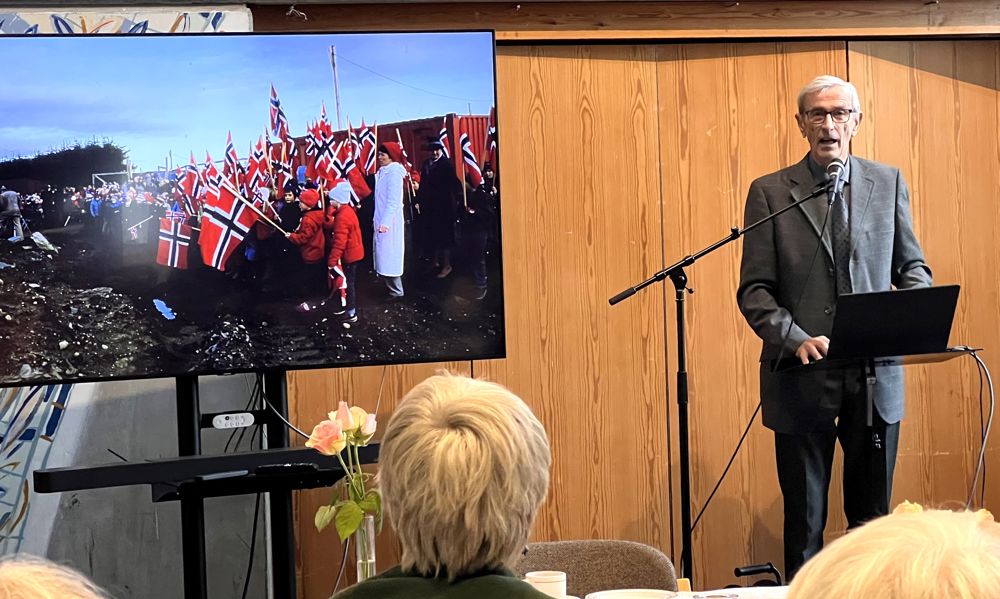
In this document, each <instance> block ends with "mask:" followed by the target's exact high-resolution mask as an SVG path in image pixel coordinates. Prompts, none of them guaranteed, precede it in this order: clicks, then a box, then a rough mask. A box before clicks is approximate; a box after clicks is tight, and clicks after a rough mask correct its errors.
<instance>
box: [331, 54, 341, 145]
mask: <svg viewBox="0 0 1000 599" xmlns="http://www.w3.org/2000/svg"><path fill="white" fill-rule="evenodd" d="M330 67H331V68H332V69H333V96H334V99H335V101H336V104H337V129H340V128H342V127H343V124H342V123H341V120H340V82H339V80H338V78H337V46H334V45H332V44H331V45H330Z"/></svg>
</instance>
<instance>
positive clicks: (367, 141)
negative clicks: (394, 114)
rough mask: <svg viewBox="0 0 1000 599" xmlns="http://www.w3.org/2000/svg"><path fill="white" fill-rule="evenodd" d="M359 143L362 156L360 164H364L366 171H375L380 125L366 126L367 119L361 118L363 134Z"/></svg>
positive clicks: (363, 168)
mask: <svg viewBox="0 0 1000 599" xmlns="http://www.w3.org/2000/svg"><path fill="white" fill-rule="evenodd" d="M358 143H360V144H361V156H360V157H359V158H358V164H359V165H361V166H362V171H363V172H364V173H366V174H367V173H374V172H375V149H376V148H377V147H378V125H374V126H372V127H366V126H365V120H364V119H361V134H360V135H359V136H358Z"/></svg>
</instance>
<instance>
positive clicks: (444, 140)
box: [438, 117, 451, 158]
mask: <svg viewBox="0 0 1000 599" xmlns="http://www.w3.org/2000/svg"><path fill="white" fill-rule="evenodd" d="M438 141H439V142H441V145H442V146H444V147H443V148H442V151H444V157H445V158H451V150H449V149H448V117H441V131H440V133H438Z"/></svg>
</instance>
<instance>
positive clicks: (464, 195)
mask: <svg viewBox="0 0 1000 599" xmlns="http://www.w3.org/2000/svg"><path fill="white" fill-rule="evenodd" d="M460 122H461V121H460V120H459V119H458V118H457V117H456V119H455V126H454V128H455V133H456V135H455V137H457V138H458V151H459V152H460V153H461V154H462V178H461V179H459V182H460V183H461V184H462V207H463V208H465V210H466V211H468V210H469V196H468V193H466V191H465V146H463V145H462V136H461V135H457V133H458V125H459V123H460Z"/></svg>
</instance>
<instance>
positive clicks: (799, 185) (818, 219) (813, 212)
mask: <svg viewBox="0 0 1000 599" xmlns="http://www.w3.org/2000/svg"><path fill="white" fill-rule="evenodd" d="M851 166H853V164H852V165H851ZM789 180H790V182H791V187H792V190H791V196H792V202H797V201H799V200H801V199H802V198H804V197H806V196H808V195H809V194H810V193H812V192H813V191H814V190H815V189H816V186H815V184H814V183H813V178H812V173H810V172H809V165H808V164H806V159H805V158H803V159H802V161H801V162H799V163H798V164H796V165H795V166H794V167H793V168H792V171H791V173H789ZM799 209H800V210H802V212H803V213H805V215H806V220H808V221H809V224H810V225H812V228H813V230H814V231H815V232H816V235H819V234H820V228H821V227H822V226H823V221H824V220H825V219H826V213H827V205H826V199H825V197H824V196H821V197H817V198H813V199H811V200H806V201H805V202H803V203H801V204H799ZM778 218H781V217H780V216H779V217H778ZM823 249H825V250H826V254H827V256H829V258H830V262H833V245H832V244H831V242H830V226H829V223H827V226H826V227H825V228H824V230H823Z"/></svg>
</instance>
